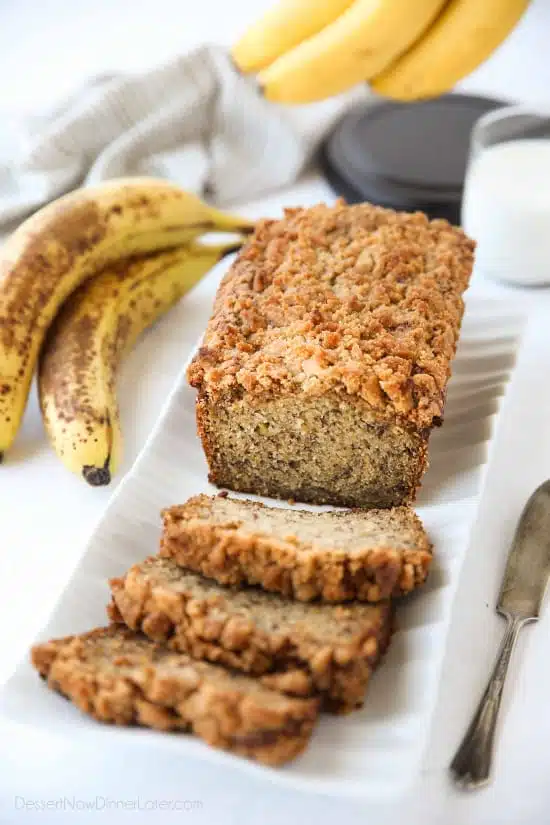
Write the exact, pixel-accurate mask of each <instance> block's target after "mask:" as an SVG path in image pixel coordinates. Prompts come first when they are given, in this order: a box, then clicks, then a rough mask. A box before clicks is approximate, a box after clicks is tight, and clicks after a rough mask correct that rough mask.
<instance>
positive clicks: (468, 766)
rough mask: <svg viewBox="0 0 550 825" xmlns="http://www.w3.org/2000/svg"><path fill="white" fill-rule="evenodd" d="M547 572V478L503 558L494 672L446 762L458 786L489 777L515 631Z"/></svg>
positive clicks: (538, 597) (533, 608) (532, 612)
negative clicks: (501, 629)
mask: <svg viewBox="0 0 550 825" xmlns="http://www.w3.org/2000/svg"><path fill="white" fill-rule="evenodd" d="M549 578H550V480H548V481H545V482H544V483H543V484H541V485H540V487H538V488H537V489H536V490H535V492H534V493H533V494H532V495H531V497H530V498H529V500H528V501H527V504H526V505H525V507H524V509H523V513H522V514H521V517H520V520H519V522H518V526H517V528H516V533H515V536H514V540H513V542H512V547H511V549H510V553H509V555H508V561H507V562H506V568H505V571H504V578H503V581H502V586H501V589H500V595H499V598H498V602H497V608H496V609H497V611H498V613H500V614H501V615H503V616H504V617H505V618H506V621H507V623H508V624H507V628H506V633H505V634H504V638H503V640H502V644H501V648H500V652H499V654H498V656H497V660H496V662H495V665H494V667H493V672H492V674H491V677H490V679H489V682H488V684H487V687H486V689H485V693H484V694H483V696H482V697H481V701H480V702H479V705H478V707H477V710H476V712H475V713H474V716H473V719H472V721H471V723H470V726H469V728H468V730H467V731H466V735H465V736H464V739H463V740H462V742H461V744H460V746H459V748H458V750H457V752H456V754H455V756H454V759H453V761H452V762H451V765H450V770H451V774H452V776H453V779H454V780H455V782H456V783H457V784H458V785H459V786H460V787H462V788H466V789H473V788H479V787H480V786H481V785H484V784H485V783H486V782H487V781H488V780H489V777H490V772H491V761H492V754H493V745H494V739H495V732H496V724H497V718H498V711H499V708H500V701H501V698H502V692H503V689H504V680H505V678H506V673H507V670H508V665H509V663H510V658H511V656H512V651H513V649H514V645H515V643H516V640H517V637H518V634H519V631H520V630H521V628H522V627H523V626H524V625H525V624H526V623H527V622H532V621H536V620H537V619H538V617H539V613H540V609H541V605H542V600H543V597H544V592H545V590H546V586H547V584H548V579H549Z"/></svg>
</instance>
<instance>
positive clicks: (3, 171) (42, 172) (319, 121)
mask: <svg viewBox="0 0 550 825" xmlns="http://www.w3.org/2000/svg"><path fill="white" fill-rule="evenodd" d="M362 94H364V92H362V91H359V92H357V90H356V92H355V93H352V94H351V95H346V96H345V97H341V98H338V99H334V100H331V101H326V102H324V103H321V104H315V105H310V106H304V107H282V106H278V105H274V104H272V103H269V102H268V101H266V100H265V99H263V98H262V96H261V94H260V93H259V90H258V88H257V87H256V84H255V82H254V80H253V79H252V78H245V77H243V76H242V75H241V74H240V73H239V72H238V71H237V69H236V68H235V66H234V65H233V64H232V62H231V59H230V57H229V55H228V53H227V51H226V50H225V49H223V48H221V47H218V46H201V47H199V48H197V49H195V50H194V51H192V52H190V53H189V54H187V55H184V56H182V57H179V58H177V59H175V60H173V61H171V62H170V63H169V64H167V65H165V66H162V67H160V68H158V69H154V70H152V71H149V72H147V73H144V74H141V75H123V74H113V75H104V76H101V77H98V78H95V79H94V80H92V81H91V82H90V83H88V84H87V85H86V86H85V87H84V88H83V89H81V90H80V91H78V92H77V93H75V94H73V95H72V96H71V97H70V98H69V99H68V100H66V101H65V102H64V103H63V104H62V105H60V106H58V107H57V108H56V109H55V110H54V111H52V112H51V113H49V114H47V115H41V116H36V117H32V118H28V119H26V120H25V121H24V122H21V123H10V121H9V120H7V119H2V121H0V232H5V231H7V230H8V229H10V228H11V227H12V226H13V225H15V224H16V223H17V222H18V221H20V220H21V219H22V218H24V217H26V216H27V215H28V214H30V213H31V212H32V211H34V210H35V209H36V208H37V207H39V206H41V205H42V204H44V203H46V202H47V201H49V200H52V199H53V198H56V197H58V196H59V195H61V194H63V193H64V192H66V191H68V190H70V189H73V188H74V187H76V186H80V185H82V184H92V183H97V182H98V181H102V180H105V179H107V178H113V177H118V176H121V175H154V176H159V177H166V178H170V179H172V180H174V181H176V182H178V183H179V184H180V185H182V186H183V187H185V188H186V189H190V190H193V191H196V192H199V193H202V194H206V195H208V196H209V197H210V198H211V199H213V200H215V201H216V202H218V203H221V204H224V203H229V202H235V201H240V202H243V201H246V200H249V199H251V198H252V197H256V196H258V195H260V194H261V193H263V192H265V191H268V190H270V189H274V188H278V187H282V186H285V185H288V184H290V183H292V181H294V180H295V179H296V177H297V176H298V175H299V174H300V172H301V171H302V170H303V169H304V166H305V165H306V164H307V163H308V161H309V160H310V159H311V157H312V154H313V153H314V151H315V149H316V147H317V145H318V143H319V140H320V139H321V138H322V136H323V135H324V134H325V133H326V131H327V129H328V128H329V127H330V126H331V124H332V123H333V122H334V120H335V118H337V117H338V116H339V115H340V114H341V113H342V111H343V110H344V108H345V107H346V106H349V104H350V102H351V101H352V100H354V99H357V97H358V96H359V97H360V96H361V95H362Z"/></svg>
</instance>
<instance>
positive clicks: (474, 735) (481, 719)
mask: <svg viewBox="0 0 550 825" xmlns="http://www.w3.org/2000/svg"><path fill="white" fill-rule="evenodd" d="M503 615H504V616H505V617H506V620H507V622H508V624H507V627H506V633H505V634H504V638H503V640H502V644H501V647H500V651H499V654H498V656H497V660H496V662H495V665H494V667H493V672H492V673H491V677H490V679H489V682H488V684H487V687H486V689H485V693H484V694H483V696H482V697H481V701H480V703H479V705H478V707H477V710H476V712H475V714H474V717H473V719H472V721H471V723H470V727H469V728H468V730H467V731H466V735H465V736H464V739H463V740H462V742H461V744H460V746H459V748H458V750H457V752H456V754H455V757H454V759H453V761H452V762H451V767H450V769H451V774H452V776H453V779H454V781H455V782H456V783H457V785H460V787H462V788H466V789H468V790H473V789H474V788H478V787H480V786H481V785H485V784H486V783H487V782H488V781H489V775H490V772H491V759H492V755H493V744H494V739H495V730H496V724H497V718H498V711H499V708H500V700H501V698H502V690H503V688H504V680H505V678H506V673H507V671H508V665H509V663H510V658H511V656H512V651H513V649H514V645H515V643H516V640H517V637H518V634H519V631H520V630H521V628H522V627H523V625H524V624H525V623H526V622H528V621H529V619H524V618H519V617H512V616H510V615H509V614H507V613H505V614H503Z"/></svg>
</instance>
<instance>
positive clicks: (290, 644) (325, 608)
mask: <svg viewBox="0 0 550 825" xmlns="http://www.w3.org/2000/svg"><path fill="white" fill-rule="evenodd" d="M110 586H111V592H112V602H111V604H110V605H109V607H108V612H109V616H110V618H111V620H113V621H119V622H120V621H123V622H125V624H126V625H128V626H129V627H131V628H132V629H133V630H141V631H142V632H143V633H144V634H145V635H147V636H148V637H150V638H151V639H153V640H155V641H157V642H164V643H166V644H167V645H168V646H169V647H170V648H172V649H174V650H179V651H183V652H186V653H189V654H190V655H191V656H193V658H195V659H206V660H208V661H211V662H219V663H222V664H224V665H226V666H229V667H233V668H236V669H238V670H242V671H245V672H248V673H253V674H256V675H261V676H262V680H261V681H262V683H263V684H266V685H268V686H270V687H273V688H275V689H277V690H280V691H282V692H283V693H289V694H290V695H295V696H310V695H314V694H316V693H320V694H321V696H322V698H323V706H324V708H325V709H326V710H331V711H335V712H344V711H349V710H353V709H354V708H356V707H358V706H360V705H361V704H362V703H363V699H364V694H365V689H366V686H367V682H368V679H369V676H370V674H371V672H372V671H373V670H374V668H375V667H376V665H377V664H378V662H379V660H380V658H381V655H382V654H383V653H384V652H385V649H386V647H387V645H388V642H389V637H390V633H391V627H392V613H393V610H392V605H391V604H390V602H389V601H384V602H380V603H379V604H377V605H369V604H363V603H359V602H352V603H349V604H346V605H330V604H307V605H306V604H303V603H301V602H293V601H289V600H288V599H285V598H283V597H282V596H279V595H277V594H273V593H266V592H264V591H263V590H260V589H258V588H246V589H244V590H240V591H236V590H233V589H229V588H224V587H221V586H220V585H218V584H216V583H215V582H213V581H212V580H210V579H206V578H204V577H203V576H201V575H200V574H198V573H193V572H190V571H187V570H184V569H182V568H181V567H179V566H178V565H177V564H176V563H175V562H174V561H172V560H171V559H163V558H160V557H159V556H151V557H150V558H148V559H145V561H143V562H141V563H139V564H136V565H134V566H133V567H132V568H130V570H129V571H128V572H127V573H126V574H125V575H124V576H123V577H121V578H115V579H111V581H110Z"/></svg>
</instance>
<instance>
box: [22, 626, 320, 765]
mask: <svg viewBox="0 0 550 825" xmlns="http://www.w3.org/2000/svg"><path fill="white" fill-rule="evenodd" d="M31 659H32V663H33V665H34V667H35V668H36V669H37V670H38V672H39V673H40V674H41V675H42V676H43V677H44V678H45V679H47V681H48V684H49V686H50V687H51V688H53V689H54V690H57V691H59V692H60V693H62V694H63V695H64V696H66V697H67V698H69V699H71V700H72V701H73V702H74V703H75V705H77V706H78V707H79V708H80V710H82V711H84V712H85V713H89V714H90V715H91V716H93V717H94V718H96V719H99V720H100V721H103V722H111V723H114V724H115V725H135V724H138V725H144V726H146V727H149V728H156V729H157V730H180V731H186V730H191V731H192V732H193V733H195V734H196V735H197V736H200V737H201V739H204V740H205V741H206V742H208V744H209V745H213V746H214V747H217V748H222V749H224V750H229V751H232V752H233V753H236V754H239V755H240V756H247V757H249V758H250V759H256V760H258V761H259V762H264V763H266V764H268V765H280V764H282V763H283V762H287V761H288V760H290V759H293V758H294V757H295V756H297V755H298V754H299V753H301V752H302V751H303V750H304V748H305V747H306V745H307V743H308V741H309V738H310V736H311V732H312V730H313V726H314V724H315V721H316V719H317V709H318V702H317V700H316V699H296V698H294V697H291V696H285V695H284V694H282V693H279V692H277V691H276V690H271V689H269V688H268V687H265V686H264V685H262V684H260V683H259V682H258V681H257V680H256V679H253V678H251V677H249V676H244V675H242V674H239V673H234V672H232V671H230V670H226V669H225V668H223V667H219V666H218V665H212V664H210V663H208V662H197V661H195V660H194V659H191V658H190V657H189V656H187V655H186V654H185V653H176V652H174V651H171V650H169V649H168V648H166V647H163V646H162V645H158V644H155V643H154V642H152V641H151V640H150V639H147V638H146V637H145V636H142V635H141V634H140V633H135V632H134V631H133V630H128V628H126V627H123V626H122V625H112V626H111V627H104V628H103V627H102V628H97V629H96V630H92V631H90V632H89V633H83V634H82V635H80V636H68V637H65V638H64V639H54V640H52V641H51V642H45V643H43V644H38V645H35V647H33V649H32V652H31Z"/></svg>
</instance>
